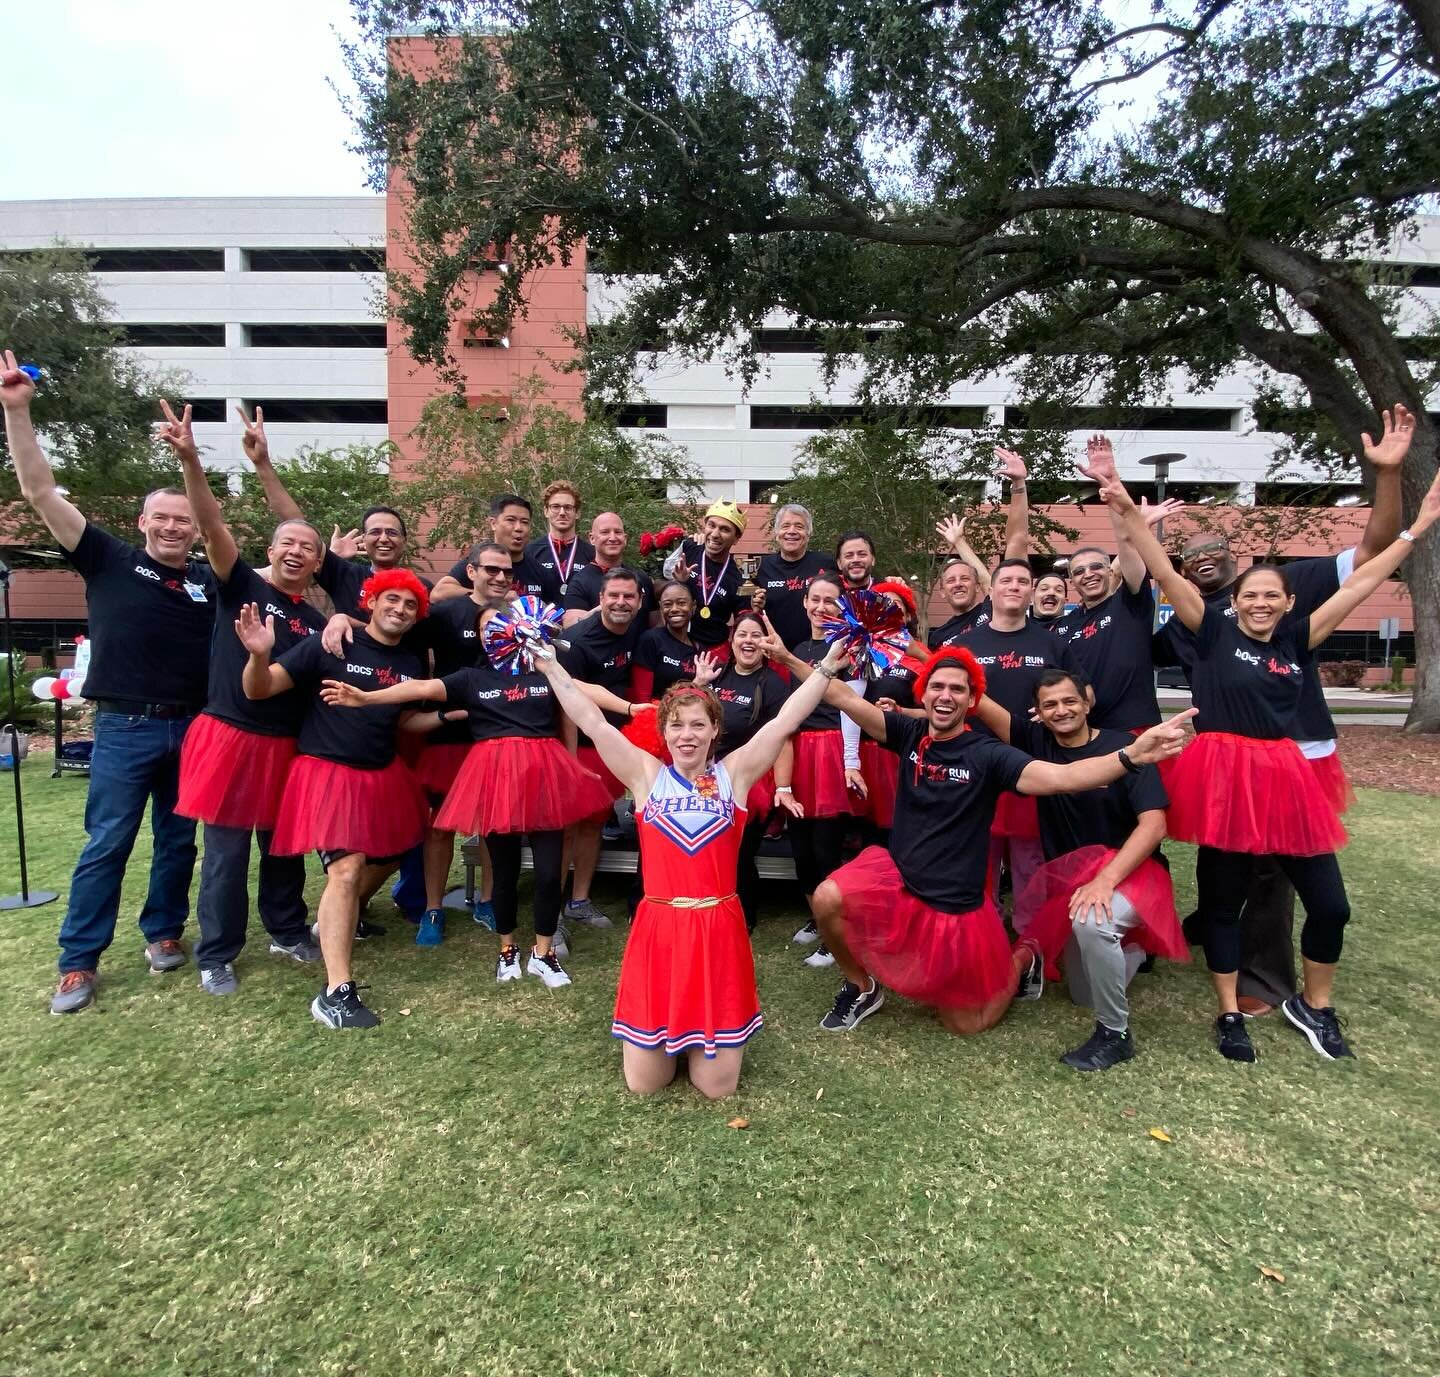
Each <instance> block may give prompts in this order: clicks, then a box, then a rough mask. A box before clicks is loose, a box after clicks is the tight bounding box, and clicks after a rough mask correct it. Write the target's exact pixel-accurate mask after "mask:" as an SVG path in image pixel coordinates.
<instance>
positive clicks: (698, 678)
mask: <svg viewBox="0 0 1440 1377" xmlns="http://www.w3.org/2000/svg"><path fill="white" fill-rule="evenodd" d="M719 677H720V661H719V660H717V659H716V658H715V656H714V655H713V654H711V652H710V651H708V650H702V651H701V652H700V653H699V654H698V655H697V656H696V657H695V687H696V688H704V687H705V686H706V685H707V684H713V683H714V682H715V681H716V680H717V679H718V678H719Z"/></svg>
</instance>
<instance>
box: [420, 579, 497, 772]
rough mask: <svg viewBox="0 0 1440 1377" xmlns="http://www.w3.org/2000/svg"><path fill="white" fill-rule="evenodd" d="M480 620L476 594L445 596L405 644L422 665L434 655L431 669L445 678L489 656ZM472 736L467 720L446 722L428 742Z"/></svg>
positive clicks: (451, 741)
mask: <svg viewBox="0 0 1440 1377" xmlns="http://www.w3.org/2000/svg"><path fill="white" fill-rule="evenodd" d="M479 620H480V607H479V605H478V604H477V603H476V602H475V601H474V599H473V598H470V597H464V598H444V599H442V600H441V601H440V602H437V603H432V604H431V606H430V615H429V616H428V617H423V618H421V620H420V621H418V622H416V623H415V626H414V628H413V630H411V631H410V632H408V633H407V634H406V636H405V639H404V640H403V641H402V642H401V645H402V646H403V647H404V648H405V649H406V650H408V651H410V652H411V654H413V655H414V656H415V657H416V658H417V659H418V660H419V661H420V663H421V665H428V658H427V657H428V656H433V657H434V668H433V670H432V671H431V673H432V674H433V676H434V677H435V678H436V679H443V678H444V677H445V676H446V675H447V674H454V673H455V672H456V671H457V670H461V669H468V668H469V667H470V666H471V665H474V664H479V663H480V662H481V661H482V660H484V659H485V650H484V647H483V646H482V645H481V643H480V628H479V625H478V623H479ZM469 740H470V729H469V728H468V727H467V726H466V725H465V723H463V722H442V723H441V724H440V725H439V726H438V727H437V728H436V729H435V730H434V731H433V732H429V733H427V734H426V737H425V741H426V744H427V745H431V746H458V745H462V744H464V743H465V742H467V741H469Z"/></svg>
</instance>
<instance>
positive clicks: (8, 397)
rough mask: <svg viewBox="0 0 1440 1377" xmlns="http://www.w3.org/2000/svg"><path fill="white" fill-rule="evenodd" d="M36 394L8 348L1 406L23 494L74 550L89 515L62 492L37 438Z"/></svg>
mask: <svg viewBox="0 0 1440 1377" xmlns="http://www.w3.org/2000/svg"><path fill="white" fill-rule="evenodd" d="M34 396H35V384H34V383H33V382H31V381H30V377H29V375H28V374H25V373H22V372H21V371H20V365H19V364H18V363H17V362H16V361H15V355H14V354H12V353H11V352H10V350H8V349H7V350H6V351H5V353H4V356H3V360H0V407H3V408H4V410H5V441H6V444H7V445H8V446H9V448H10V458H11V460H12V461H13V462H14V464H15V477H16V478H17V479H18V480H19V482H20V496H21V497H23V498H24V499H25V500H26V502H28V503H29V504H30V506H31V507H32V508H33V509H34V511H35V514H36V516H38V517H39V518H40V520H41V521H43V522H44V523H45V524H46V526H48V527H49V528H50V534H51V535H53V536H54V537H55V539H56V540H58V541H59V542H60V544H61V545H62V546H64V548H65V549H67V550H73V549H74V548H75V547H76V546H77V545H78V544H79V543H80V537H81V536H82V535H84V534H85V515H84V513H83V512H82V511H81V510H80V508H79V507H77V506H76V505H75V504H74V503H73V502H71V501H70V500H69V499H68V498H67V497H66V496H65V495H64V494H63V493H62V492H61V491H60V487H59V485H58V484H57V483H56V482H55V474H54V472H53V470H52V469H51V468H50V464H49V461H48V460H47V459H46V458H45V451H44V450H42V449H41V448H40V441H39V440H37V439H36V438H35V427H34V425H33V424H32V423H31V420H30V403H31V401H32V399H33V398H34Z"/></svg>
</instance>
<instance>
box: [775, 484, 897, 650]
mask: <svg viewBox="0 0 1440 1377" xmlns="http://www.w3.org/2000/svg"><path fill="white" fill-rule="evenodd" d="M771 529H772V530H773V532H774V536H775V544H776V546H777V548H776V549H775V550H774V551H772V552H771V553H769V554H765V555H762V556H761V558H760V566H759V568H758V569H757V570H756V572H755V582H756V583H757V584H758V585H759V588H760V591H759V592H758V593H757V594H756V595H755V597H754V598H752V599H751V602H752V603H753V604H754V607H755V610H756V611H757V612H758V611H762V610H763V611H764V613H765V615H766V616H767V617H768V618H769V619H770V625H771V626H773V627H774V628H775V630H776V631H777V632H778V633H779V635H780V639H781V640H782V641H784V642H785V646H786V648H787V649H789V650H794V649H795V647H796V646H797V645H799V644H800V642H801V641H803V640H807V639H808V638H809V636H810V618H809V617H807V616H806V615H805V590H806V589H807V588H808V587H809V586H810V580H811V579H813V578H814V577H815V576H816V575H817V574H824V573H834V572H835V565H836V561H835V560H833V559H830V558H828V557H827V556H825V555H822V554H818V553H816V552H815V551H812V550H811V549H810V537H811V535H812V534H813V532H814V529H815V523H814V520H813V518H812V517H811V515H810V513H809V512H808V511H807V510H806V509H805V508H804V507H801V506H799V505H798V504H796V503H790V504H788V505H787V506H784V507H781V508H780V509H779V510H778V511H777V512H776V513H775V520H774V523H773V525H772V527H771ZM871 558H872V563H873V552H872V557H871Z"/></svg>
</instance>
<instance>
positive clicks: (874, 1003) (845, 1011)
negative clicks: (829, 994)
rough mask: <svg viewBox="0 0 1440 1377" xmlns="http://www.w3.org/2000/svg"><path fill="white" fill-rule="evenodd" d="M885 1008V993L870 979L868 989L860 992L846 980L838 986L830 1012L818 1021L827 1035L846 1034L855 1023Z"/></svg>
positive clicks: (859, 989)
mask: <svg viewBox="0 0 1440 1377" xmlns="http://www.w3.org/2000/svg"><path fill="white" fill-rule="evenodd" d="M884 1007H885V991H884V990H882V989H881V988H880V986H879V985H878V984H876V982H875V980H874V979H873V978H872V979H871V981H870V988H869V989H868V990H862V989H861V988H860V987H859V986H858V985H852V984H851V983H850V982H849V981H848V980H847V981H846V982H845V983H844V984H843V985H841V986H840V993H839V994H837V995H836V996H835V1003H834V1004H832V1005H831V1006H830V1012H829V1013H828V1014H826V1015H825V1017H824V1018H822V1019H821V1020H820V1026H821V1027H822V1028H823V1029H825V1031H826V1032H827V1033H848V1032H849V1031H850V1030H851V1029H852V1028H854V1027H855V1025H856V1024H857V1023H860V1022H862V1021H863V1020H864V1019H867V1018H869V1017H870V1015H871V1014H874V1013H878V1012H879V1011H880V1010H881V1009H883V1008H884Z"/></svg>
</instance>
